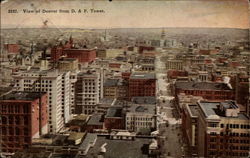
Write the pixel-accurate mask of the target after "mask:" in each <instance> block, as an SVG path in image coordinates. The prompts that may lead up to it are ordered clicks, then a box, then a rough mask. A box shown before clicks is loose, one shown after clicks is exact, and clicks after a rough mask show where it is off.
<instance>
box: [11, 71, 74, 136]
mask: <svg viewBox="0 0 250 158" xmlns="http://www.w3.org/2000/svg"><path fill="white" fill-rule="evenodd" d="M13 78H14V80H15V87H16V88H18V91H31V92H34V91H35V92H39V91H41V92H46V93H47V94H48V114H49V119H48V122H49V132H50V133H57V132H59V131H60V130H61V129H62V128H63V126H64V123H65V122H67V120H69V119H70V118H69V117H70V114H69V106H70V105H69V93H68V92H70V90H68V89H69V86H70V85H68V84H70V82H69V80H70V79H69V74H68V73H64V72H58V71H56V70H54V71H37V70H29V71H25V72H18V73H17V74H14V75H13ZM65 90H68V91H67V92H66V93H65Z"/></svg>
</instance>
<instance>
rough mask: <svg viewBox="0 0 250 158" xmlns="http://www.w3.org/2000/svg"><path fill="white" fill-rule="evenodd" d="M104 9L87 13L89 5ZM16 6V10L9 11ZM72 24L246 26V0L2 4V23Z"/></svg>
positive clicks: (78, 0)
mask: <svg viewBox="0 0 250 158" xmlns="http://www.w3.org/2000/svg"><path fill="white" fill-rule="evenodd" d="M92 8H94V9H100V10H104V11H105V13H90V9H92ZM9 9H17V10H18V13H8V10H9ZM23 9H29V10H34V9H37V10H39V9H40V11H42V10H43V9H46V10H52V9H53V10H59V9H70V10H71V9H75V10H78V9H81V10H82V11H83V10H84V9H87V10H88V13H41V12H40V13H23ZM46 20H47V21H48V22H47V25H48V27H74V28H134V27H135V28H151V27H154V28H155V27H222V28H249V15H248V3H247V0H218V1H216V0H185V1H181V0H176V1H173V0H172V1H163V0H162V1H118V0H113V1H112V2H109V1H107V0H105V1H94V2H93V1H82V0H68V1H65V0H35V1H29V0H28V1H23V0H9V1H7V2H5V3H2V4H1V26H2V27H14V28H15V27H42V26H43V21H46Z"/></svg>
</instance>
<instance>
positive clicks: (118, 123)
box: [104, 106, 125, 131]
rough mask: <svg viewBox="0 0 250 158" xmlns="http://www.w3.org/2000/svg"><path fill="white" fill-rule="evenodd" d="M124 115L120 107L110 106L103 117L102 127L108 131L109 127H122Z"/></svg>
mask: <svg viewBox="0 0 250 158" xmlns="http://www.w3.org/2000/svg"><path fill="white" fill-rule="evenodd" d="M124 117H125V114H124V111H123V108H122V107H114V106H113V107H110V108H109V109H108V111H107V114H106V115H105V118H104V127H105V128H106V129H107V130H109V131H110V130H111V129H124V128H125V121H124Z"/></svg>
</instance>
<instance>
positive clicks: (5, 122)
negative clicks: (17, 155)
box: [0, 92, 48, 153]
mask: <svg viewBox="0 0 250 158" xmlns="http://www.w3.org/2000/svg"><path fill="white" fill-rule="evenodd" d="M47 99H48V98H47V94H46V93H38V92H10V93H8V94H6V95H3V96H2V97H1V98H0V116H1V119H0V134H1V137H0V138H1V141H0V143H1V151H2V152H3V153H13V152H16V151H19V150H23V149H26V148H28V147H29V146H30V145H31V143H32V138H39V136H40V135H42V134H46V133H47V132H48V127H47V126H48V118H47V117H48V116H47ZM39 107H41V111H40V108H39Z"/></svg>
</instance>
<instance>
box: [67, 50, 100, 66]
mask: <svg viewBox="0 0 250 158" xmlns="http://www.w3.org/2000/svg"><path fill="white" fill-rule="evenodd" d="M63 54H65V55H66V56H67V57H68V58H74V59H78V61H79V63H90V62H93V61H94V60H95V58H96V50H95V49H64V50H63Z"/></svg>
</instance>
